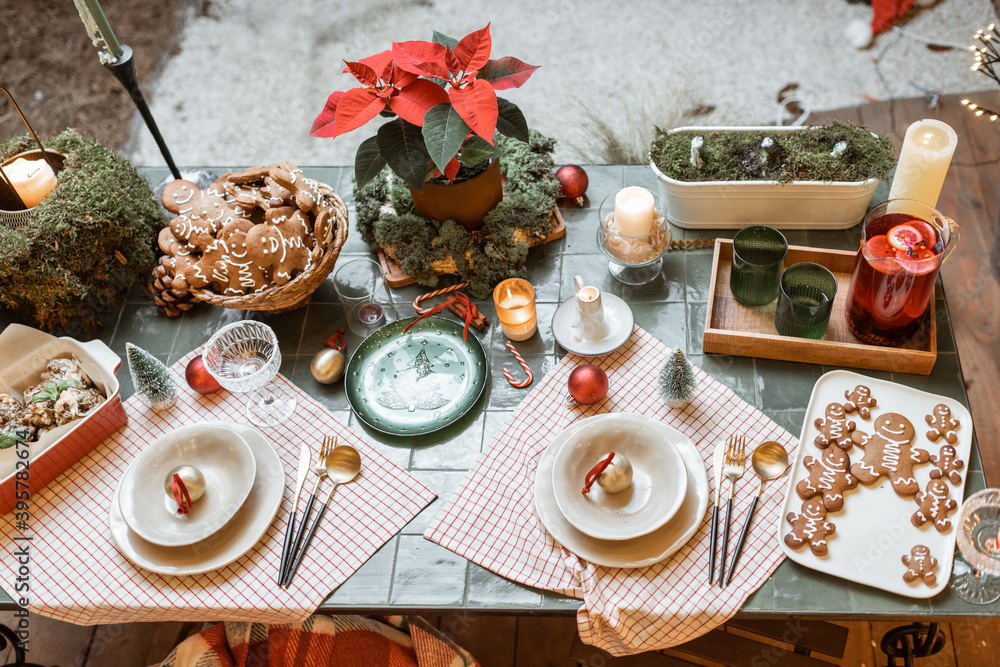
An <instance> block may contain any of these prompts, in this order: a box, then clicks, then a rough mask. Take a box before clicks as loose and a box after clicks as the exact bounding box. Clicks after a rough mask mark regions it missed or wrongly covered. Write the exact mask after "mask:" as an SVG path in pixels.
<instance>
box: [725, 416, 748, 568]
mask: <svg viewBox="0 0 1000 667" xmlns="http://www.w3.org/2000/svg"><path fill="white" fill-rule="evenodd" d="M746 462H747V438H746V436H745V435H730V436H729V441H728V442H727V443H726V458H725V463H724V465H723V467H722V472H723V473H724V474H725V475H726V477H728V478H729V502H728V503H727V505H726V525H725V527H724V528H723V529H722V559H721V567H722V573H721V574H722V575H724V574H725V573H726V549H727V548H728V547H729V524H730V523H732V520H733V496H734V495H736V481H737V480H738V479H739V478H740V477H742V476H743V469H744V467H745V466H746ZM725 585H726V583H725V578H724V577H723V576H721V575H720V576H719V587H720V588H724V587H725Z"/></svg>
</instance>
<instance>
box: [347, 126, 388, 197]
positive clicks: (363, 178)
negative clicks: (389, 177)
mask: <svg viewBox="0 0 1000 667" xmlns="http://www.w3.org/2000/svg"><path fill="white" fill-rule="evenodd" d="M385 164H386V163H385V158H384V157H382V152H381V151H379V149H378V137H369V138H368V139H365V140H364V141H362V142H361V145H360V146H358V153H357V155H355V156H354V178H355V179H357V182H358V187H359V188H363V187H365V186H366V185H367V184H368V183H369V182H370V181H371V180H372V179H373V178H375V177H376V176H378V175H379V174H380V173H382V169H383V168H385Z"/></svg>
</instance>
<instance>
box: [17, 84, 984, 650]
mask: <svg viewBox="0 0 1000 667" xmlns="http://www.w3.org/2000/svg"><path fill="white" fill-rule="evenodd" d="M960 99H961V98H960V97H959V96H947V97H944V98H942V99H941V101H940V103H939V108H937V109H928V108H927V105H926V102H925V101H924V100H923V99H922V98H914V99H907V100H894V101H891V102H880V103H875V104H867V105H863V106H859V107H852V108H849V109H840V110H837V111H831V112H826V113H823V114H817V115H815V116H813V117H812V118H811V119H810V122H813V123H819V122H822V121H823V120H828V119H830V118H840V119H843V120H855V121H860V122H863V123H865V124H867V125H868V126H869V127H870V128H872V130H874V131H877V132H887V133H889V134H890V135H891V136H893V138H894V139H895V141H896V143H897V147H898V145H899V144H900V143H901V141H902V138H903V135H904V133H905V131H906V127H907V126H908V125H909V124H910V123H911V122H912V121H914V120H917V119H919V118H926V117H930V118H939V119H941V120H943V121H945V122H947V123H948V124H949V125H951V126H952V127H954V128H955V129H956V131H957V132H958V135H959V137H960V143H959V148H958V150H957V151H956V152H955V157H954V160H953V162H952V167H951V170H950V171H949V174H948V179H947V180H946V182H945V187H944V189H943V191H942V194H941V199H940V201H939V202H938V207H939V208H940V209H941V211H942V212H944V213H945V214H946V215H949V216H950V217H952V218H954V219H955V220H956V221H957V222H958V223H959V225H960V226H961V228H962V239H961V241H960V245H959V247H958V250H957V251H956V252H955V253H954V254H953V255H952V257H951V258H950V259H949V260H948V261H947V262H946V263H945V265H944V268H943V270H942V273H943V276H944V284H945V289H946V291H947V295H948V302H949V305H950V307H951V317H952V321H953V322H954V325H955V337H956V340H957V345H958V350H959V353H960V356H961V360H962V371H963V373H964V375H965V379H966V385H967V388H968V392H969V402H970V405H971V408H972V415H973V419H974V421H975V429H976V434H977V437H978V440H979V447H980V451H981V452H982V456H983V464H984V466H985V470H986V479H987V483H989V484H991V485H993V486H996V485H998V484H1000V447H998V444H1000V442H998V436H997V433H1000V410H998V409H997V407H998V406H1000V381H998V378H1000V284H998V281H997V278H996V275H997V268H998V267H993V268H992V269H991V260H990V252H991V249H993V247H994V244H995V243H996V239H997V235H998V225H1000V222H998V216H1000V210H998V202H1000V165H998V160H1000V157H998V156H1000V124H995V123H989V122H988V121H984V120H982V119H977V118H974V117H973V116H972V115H971V114H970V113H969V112H968V111H967V110H966V109H964V108H963V107H961V105H960V103H959V100H960ZM976 100H977V102H979V103H980V104H981V105H982V106H986V107H989V108H993V109H997V108H1000V93H993V94H979V95H977V96H976ZM11 618H12V617H11V616H10V615H9V614H0V622H4V623H6V624H7V625H12V623H11ZM436 622H437V623H439V625H440V627H442V628H443V629H446V630H447V629H448V628H449V627H454V626H455V624H456V623H457V622H458V621H456V619H454V618H453V617H448V616H444V617H441V618H438V619H436ZM844 625H845V626H846V627H848V628H849V631H850V634H849V641H848V647H847V653H846V654H845V656H844V658H843V660H842V661H841V664H843V665H852V666H855V665H866V666H871V665H884V664H885V657H884V656H882V654H881V652H880V651H879V649H878V646H877V643H878V641H879V640H880V639H881V637H882V635H883V633H884V632H885V631H886V630H887V629H889V628H891V627H893V626H894V625H895V624H889V623H868V622H858V623H850V624H844ZM461 626H462V628H463V631H462V633H461V636H460V637H458V640H459V642H460V643H461V644H462V645H463V646H465V647H466V648H467V649H469V650H470V651H471V652H472V653H473V655H475V656H476V657H477V658H478V659H479V660H480V661H481V662H482V664H483V665H484V667H493V666H496V667H535V666H539V667H541V666H547V665H561V666H565V665H572V664H576V662H575V661H574V660H572V659H570V658H569V650H570V646H571V645H572V642H573V638H574V637H575V633H576V628H575V623H574V620H573V619H571V618H513V617H471V618H470V617H464V618H462V619H461ZM197 629H198V626H197V625H195V624H183V623H153V624H129V625H113V626H101V627H96V628H93V627H79V626H73V625H68V624H65V623H59V622H57V621H52V620H49V619H45V618H42V617H32V625H31V643H30V648H31V649H32V650H31V653H30V655H29V660H30V661H31V662H36V663H39V664H43V665H60V666H63V665H66V666H69V665H72V666H73V667H105V666H107V667H133V666H134V667H141V666H144V665H150V664H154V663H156V662H158V661H159V660H160V659H162V658H163V657H164V656H165V655H166V654H167V652H168V651H169V650H170V648H171V647H173V646H174V645H175V644H177V643H178V642H179V641H180V640H181V639H183V637H185V636H187V635H188V634H190V633H191V632H195V631H196V630H197ZM943 630H944V632H945V634H946V635H947V636H948V643H947V645H946V647H945V650H944V651H943V652H942V653H940V654H938V655H936V656H933V657H931V658H927V659H924V660H921V661H920V662H919V663H918V664H920V665H935V666H941V667H948V666H950V665H958V666H965V665H969V666H978V665H987V664H996V662H997V660H996V659H995V657H994V656H995V655H997V653H998V649H1000V620H997V619H985V620H983V621H982V622H980V623H976V624H946V625H945V626H944V627H943ZM0 657H2V656H0ZM606 664H607V665H609V666H610V665H615V664H621V665H628V666H629V667H645V666H646V665H650V666H652V665H665V664H676V663H675V662H673V661H669V658H667V657H665V656H657V655H654V654H650V655H646V656H644V657H643V656H640V657H637V658H631V659H629V660H627V661H616V660H608V661H607V662H606ZM773 664H780V662H777V663H773Z"/></svg>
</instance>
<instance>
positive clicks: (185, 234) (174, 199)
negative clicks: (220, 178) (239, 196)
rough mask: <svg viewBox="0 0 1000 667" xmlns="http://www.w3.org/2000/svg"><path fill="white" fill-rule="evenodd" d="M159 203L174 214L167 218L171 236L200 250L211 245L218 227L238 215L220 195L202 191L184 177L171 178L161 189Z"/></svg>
mask: <svg viewBox="0 0 1000 667" xmlns="http://www.w3.org/2000/svg"><path fill="white" fill-rule="evenodd" d="M163 207H164V208H165V209H167V210H168V211H170V212H172V213H176V214H177V217H176V218H174V219H173V220H171V221H170V231H171V232H173V235H174V237H175V238H176V239H177V240H179V241H183V242H185V243H187V244H189V245H191V246H193V247H195V248H198V249H200V250H204V249H205V248H207V247H208V246H209V245H211V243H212V242H213V241H214V240H215V235H216V234H217V233H218V232H219V230H220V229H222V228H223V227H225V226H226V225H228V224H229V223H231V222H233V221H234V220H236V219H237V218H239V217H240V215H239V213H238V212H237V210H236V209H235V208H233V207H232V206H230V205H229V203H228V202H227V201H226V200H225V199H224V198H222V197H221V196H220V195H218V194H215V193H214V192H212V191H205V192H202V191H201V190H199V189H198V186H197V185H195V184H194V183H189V182H188V181H174V182H172V183H170V184H169V185H168V186H167V187H166V188H165V189H164V191H163Z"/></svg>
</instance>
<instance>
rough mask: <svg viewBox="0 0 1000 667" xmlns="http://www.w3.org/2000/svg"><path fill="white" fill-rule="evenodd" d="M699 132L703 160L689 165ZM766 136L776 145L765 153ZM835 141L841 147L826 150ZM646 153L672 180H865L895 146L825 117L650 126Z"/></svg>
mask: <svg viewBox="0 0 1000 667" xmlns="http://www.w3.org/2000/svg"><path fill="white" fill-rule="evenodd" d="M696 136H702V137H704V139H705V143H704V145H703V146H702V148H701V151H700V155H701V158H702V160H703V162H704V164H703V166H702V167H701V168H700V169H698V168H695V167H693V166H691V140H692V139H693V138H694V137H696ZM765 137H770V138H771V139H772V140H773V141H774V142H775V143H776V144H777V146H776V147H775V148H774V149H772V152H771V153H770V158H769V156H768V154H765V151H764V150H763V149H762V148H761V146H760V144H761V142H762V141H763V140H764V138H765ZM840 141H846V142H847V149H846V150H845V151H844V152H843V153H841V154H840V155H837V156H834V155H831V152H832V151H833V149H834V146H836V145H837V143H838V142H840ZM650 159H652V161H653V163H654V164H655V165H656V167H657V169H659V170H660V171H661V172H662V173H663V174H664V175H665V176H669V177H670V178H673V179H676V180H678V181H690V182H697V181H755V180H766V181H778V182H780V183H788V182H790V181H822V182H830V181H848V182H852V181H865V180H868V179H869V178H879V179H885V178H886V177H887V176H888V175H889V171H890V170H891V169H892V168H893V166H894V165H895V164H896V149H895V147H894V146H893V143H892V140H891V139H890V138H889V136H888V135H886V134H880V135H877V136H873V135H872V133H871V131H870V130H869V129H868V128H867V127H865V126H864V125H859V124H857V123H842V122H840V121H831V122H830V124H829V125H821V126H816V127H810V128H808V129H805V130H801V131H794V132H773V133H767V132H765V131H759V130H755V131H738V130H729V131H719V132H705V133H699V132H691V131H685V132H677V133H675V134H668V133H667V131H666V130H661V129H660V128H656V132H655V137H654V139H653V145H652V147H651V148H650Z"/></svg>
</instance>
